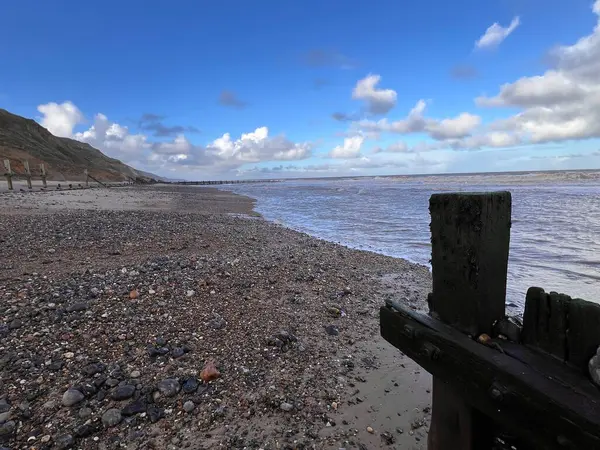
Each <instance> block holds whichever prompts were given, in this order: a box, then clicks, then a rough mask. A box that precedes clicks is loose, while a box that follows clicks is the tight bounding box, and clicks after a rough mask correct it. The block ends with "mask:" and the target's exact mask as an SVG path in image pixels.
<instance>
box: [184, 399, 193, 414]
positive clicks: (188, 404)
mask: <svg viewBox="0 0 600 450" xmlns="http://www.w3.org/2000/svg"><path fill="white" fill-rule="evenodd" d="M195 407H196V405H195V404H194V402H193V401H191V400H188V401H187V402H185V403H184V404H183V410H184V411H185V412H186V413H191V412H192V411H193V410H194V408H195Z"/></svg>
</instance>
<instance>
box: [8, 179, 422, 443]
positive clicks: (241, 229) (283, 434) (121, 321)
mask: <svg viewBox="0 0 600 450" xmlns="http://www.w3.org/2000/svg"><path fill="white" fill-rule="evenodd" d="M252 209H253V201H252V200H251V199H249V198H246V197H242V196H237V195H233V194H229V193H227V192H222V191H217V190H213V189H209V188H199V187H185V186H151V187H141V188H137V187H136V188H118V189H91V190H83V191H62V192H40V193H24V194H18V193H6V194H2V195H0V210H1V213H0V228H1V230H2V231H1V232H0V245H1V247H0V248H2V250H3V253H4V254H5V255H8V257H7V258H5V260H4V261H3V262H2V263H1V267H0V297H1V298H2V300H3V303H2V306H0V317H1V322H0V334H1V336H2V348H1V349H0V353H2V354H3V355H4V356H3V357H2V360H0V370H1V375H2V382H1V383H0V404H1V403H2V401H4V403H5V404H6V405H8V406H7V407H8V408H9V409H8V411H7V414H6V415H4V416H0V419H1V421H0V422H1V424H0V439H2V444H4V445H6V446H8V447H9V448H24V447H25V442H27V440H28V439H29V444H28V445H29V446H32V445H34V444H35V445H37V448H59V447H58V444H61V442H67V443H68V442H72V444H73V445H74V446H75V447H76V448H83V449H88V448H89V449H100V448H103V449H112V448H120V447H119V446H120V445H121V444H124V445H125V446H126V448H128V449H129V448H131V449H136V448H139V449H142V448H172V449H178V448H196V449H204V448H207V449H208V448H214V447H216V446H221V447H222V448H265V449H275V448H328V449H329V448H330V449H338V448H362V449H364V448H411V449H422V448H426V433H427V428H428V424H429V417H430V414H429V408H430V386H431V378H430V376H429V375H428V374H427V373H426V372H425V371H423V370H422V369H420V368H419V367H418V366H417V365H416V364H414V363H413V362H412V361H411V360H410V359H408V358H407V357H405V356H403V355H402V354H401V353H400V352H399V351H397V350H396V349H394V348H393V347H392V346H391V345H389V344H387V342H385V341H383V340H382V339H381V337H380V336H379V322H378V309H379V307H380V306H381V305H382V304H383V302H384V300H385V298H388V297H391V298H394V299H395V300H397V301H400V302H404V303H405V304H408V305H409V306H411V307H412V308H414V309H421V308H424V307H425V299H426V295H427V293H428V292H429V290H430V282H431V281H430V274H429V271H428V270H427V268H426V267H423V266H418V265H415V264H411V263H408V262H406V261H403V260H399V259H394V258H389V257H385V256H382V255H377V254H374V253H369V252H363V251H357V250H352V249H348V248H345V247H342V246H339V245H335V244H332V243H329V242H325V241H322V240H318V239H315V238H312V237H310V236H307V235H305V234H302V233H298V232H295V231H292V230H289V229H286V228H284V227H281V226H278V225H275V224H271V223H268V222H266V221H264V220H262V219H261V218H257V217H256V214H255V213H253V212H252ZM134 291H135V295H134V294H132V292H134ZM57 337H58V339H57ZM209 360H212V361H214V362H215V364H216V366H217V368H218V369H219V371H220V372H221V376H220V378H218V379H216V380H212V381H208V382H202V380H201V377H200V376H199V373H200V371H201V370H202V368H203V367H204V366H205V364H206V362H207V361H209ZM94 364H100V365H101V366H102V370H101V371H98V372H95V373H92V372H94V370H88V368H89V367H90V365H92V366H93V367H95V366H94ZM96 368H97V369H100V368H101V367H100V366H98V367H96ZM134 375H135V376H134ZM107 380H111V381H110V382H109V381H107ZM165 380H176V382H175V385H176V387H177V389H175V391H174V392H168V391H165V390H164V389H162V390H161V387H164V385H165V383H164V381H165ZM161 382H163V383H162V384H161ZM195 383H197V384H198V385H197V386H196V385H195ZM88 384H94V388H93V389H91V388H90V389H91V390H90V391H89V392H88V391H86V389H87V388H85V386H86V385H88ZM96 384H97V386H96ZM167 384H168V383H167ZM123 386H132V393H131V396H129V397H127V398H126V399H121V398H120V397H119V395H118V394H117V393H116V391H117V390H119V388H120V387H123ZM194 387H195V389H193V388H194ZM68 388H74V389H79V390H83V391H85V392H84V398H83V399H81V400H80V401H78V402H77V403H76V404H74V405H72V406H64V405H63V404H62V402H63V395H64V393H65V391H66V390H67V389H68ZM127 389H128V388H124V390H125V391H127ZM92 391H93V392H92ZM31 392H35V393H36V394H35V395H32V394H31ZM127 393H128V394H129V393H130V392H127ZM171 394H173V395H171ZM136 402H137V403H136ZM131 403H134V404H135V405H134V406H138V407H139V406H140V405H142V407H141V409H140V410H139V411H137V413H135V414H132V415H125V414H124V413H125V412H127V413H129V412H131V408H129V410H128V409H127V407H128V405H130V404H131ZM7 407H4V409H6V408H7ZM109 410H111V411H112V410H117V411H120V412H121V413H123V414H121V415H119V417H120V419H119V422H118V423H117V424H115V425H111V424H110V423H108V422H106V420H104V419H105V414H106V413H107V411H109ZM142 410H143V411H142ZM115 414H116V413H115ZM155 419H156V420H155ZM7 424H8V425H7ZM82 427H83V428H82ZM86 427H87V428H86ZM82 430H83V431H82ZM69 439H71V441H69ZM53 443H54V445H55V447H50V445H52V444H53ZM44 446H46V447H44ZM65 448H67V447H65Z"/></svg>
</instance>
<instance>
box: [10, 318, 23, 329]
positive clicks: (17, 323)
mask: <svg viewBox="0 0 600 450" xmlns="http://www.w3.org/2000/svg"><path fill="white" fill-rule="evenodd" d="M22 326H23V321H21V319H14V320H13V321H12V322H11V323H9V324H8V329H9V330H16V329H17V328H21V327H22Z"/></svg>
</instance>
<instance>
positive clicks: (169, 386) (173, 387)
mask: <svg viewBox="0 0 600 450" xmlns="http://www.w3.org/2000/svg"><path fill="white" fill-rule="evenodd" d="M179 389H181V386H179V381H177V380H176V379H174V378H167V379H166V380H162V381H161V382H159V383H158V390H159V391H160V393H161V394H162V395H164V396H165V397H173V396H174V395H177V393H178V392H179Z"/></svg>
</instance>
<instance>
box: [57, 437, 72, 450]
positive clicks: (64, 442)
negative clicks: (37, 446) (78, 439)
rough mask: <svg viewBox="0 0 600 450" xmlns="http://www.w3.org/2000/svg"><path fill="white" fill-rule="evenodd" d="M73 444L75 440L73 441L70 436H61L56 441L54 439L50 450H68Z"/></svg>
mask: <svg viewBox="0 0 600 450" xmlns="http://www.w3.org/2000/svg"><path fill="white" fill-rule="evenodd" d="M74 443H75V440H74V439H73V436H71V435H70V434H62V435H60V436H58V437H57V438H56V439H54V447H52V448H56V449H58V450H66V449H68V448H71V447H72V446H73V444H74Z"/></svg>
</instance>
